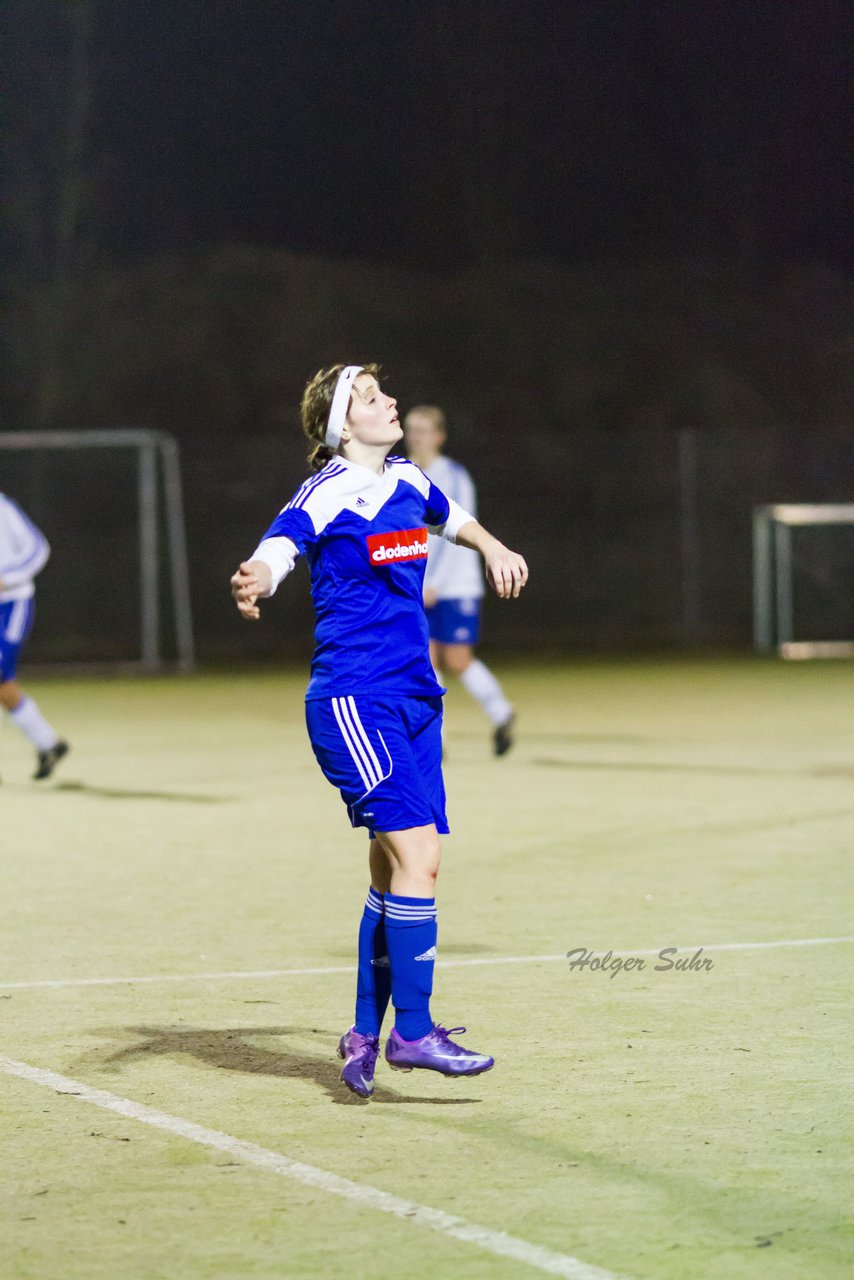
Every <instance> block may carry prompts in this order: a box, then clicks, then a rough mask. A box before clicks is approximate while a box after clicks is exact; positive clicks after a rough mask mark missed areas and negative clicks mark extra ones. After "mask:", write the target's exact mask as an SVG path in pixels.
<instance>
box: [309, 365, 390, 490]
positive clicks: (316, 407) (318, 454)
mask: <svg viewBox="0 0 854 1280" xmlns="http://www.w3.org/2000/svg"><path fill="white" fill-rule="evenodd" d="M346 367H347V366H346V365H343V364H334V365H332V367H331V368H330V369H318V371H317V373H316V374H315V375H314V377H313V378H312V379H311V381H310V382H308V383H307V384H306V388H305V391H304V392H303V395H302V403H301V404H300V421H301V422H302V429H303V431H304V432H305V434H306V435H307V436H308V439H309V443H310V444H311V445H312V449H311V452H310V453H309V455H308V465H309V467H310V468H311V470H312V471H320V470H321V468H322V467H325V466H326V464H327V462H329V460H330V458H334V457H335V453H336V450H335V449H331V448H330V447H329V445H328V444H327V443H326V428H327V426H328V424H329V410H330V409H331V408H332V397H333V396H334V394H335V386H336V383H337V382H338V376H339V374H340V373H341V370H342V369H345V368H346ZM362 372H363V373H369V374H370V375H371V377H373V378H379V374H380V366H379V365H378V364H366V365H365V367H364V369H363V370H362ZM349 409H350V406H349V404H348V405H347V410H348V412H349Z"/></svg>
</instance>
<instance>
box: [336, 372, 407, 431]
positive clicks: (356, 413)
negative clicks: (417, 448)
mask: <svg viewBox="0 0 854 1280" xmlns="http://www.w3.org/2000/svg"><path fill="white" fill-rule="evenodd" d="M347 423H348V425H349V427H350V435H351V437H352V439H353V440H357V441H358V442H359V443H360V444H367V445H392V444H395V443H396V442H397V441H398V440H399V439H400V438H401V436H402V435H403V428H402V427H401V425H400V422H399V421H398V417H397V401H396V400H395V399H394V398H393V397H392V396H387V395H386V394H385V392H384V391H382V390H381V389H380V385H379V383H378V382H377V380H376V378H374V377H372V375H371V374H369V373H360V374H359V376H358V378H356V381H355V382H354V383H353V395H352V397H351V399H350V411H349V413H348V414H347Z"/></svg>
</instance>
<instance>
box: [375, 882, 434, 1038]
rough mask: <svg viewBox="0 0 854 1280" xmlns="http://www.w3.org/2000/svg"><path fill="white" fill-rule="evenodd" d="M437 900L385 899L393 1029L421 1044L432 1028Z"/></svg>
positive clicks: (392, 897) (388, 896) (393, 897)
mask: <svg viewBox="0 0 854 1280" xmlns="http://www.w3.org/2000/svg"><path fill="white" fill-rule="evenodd" d="M436 934H437V926H436V899H435V898H400V897H398V896H397V895H396V894H393V893H387V894H386V895H385V936H386V942H387V943H388V958H389V960H390V962H391V994H392V999H393V1000H394V1028H395V1031H397V1033H398V1035H399V1036H401V1037H402V1038H403V1039H404V1040H420V1039H421V1037H422V1036H426V1035H427V1033H428V1032H429V1031H431V1030H432V1028H433V1019H432V1017H431V1016H430V996H431V995H432V994H433V966H434V964H435V962H436Z"/></svg>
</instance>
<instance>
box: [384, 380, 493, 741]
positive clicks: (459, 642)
mask: <svg viewBox="0 0 854 1280" xmlns="http://www.w3.org/2000/svg"><path fill="white" fill-rule="evenodd" d="M404 427H405V430H406V447H407V451H408V453H409V457H410V458H411V460H412V461H413V462H414V463H415V464H416V465H417V466H419V467H420V468H421V470H422V471H423V472H424V473H425V475H427V476H429V478H430V479H431V480H432V481H433V484H435V485H436V487H437V488H438V489H441V490H442V492H443V493H444V494H446V495H447V496H448V497H449V498H453V500H454V501H455V502H458V503H459V504H460V506H461V507H462V508H463V509H464V510H466V511H470V512H472V514H473V515H477V494H476V492H475V487H474V481H473V480H472V478H471V476H470V475H469V473H468V471H466V469H465V467H464V466H463V465H462V463H459V462H454V460H453V459H452V458H447V457H445V455H444V454H443V453H442V449H443V447H444V444H445V440H446V439H447V430H446V426H445V415H444V413H443V412H442V410H441V409H439V408H437V406H436V405H432V404H420V405H416V406H415V408H414V409H410V411H409V413H408V414H407V415H406V418H405V420H404ZM427 542H428V558H427V571H426V573H425V575H424V607H425V609H426V611H427V623H428V626H429V628H430V658H431V660H432V663H433V667H434V669H435V670H436V671H442V672H448V673H449V674H450V675H454V676H459V678H460V681H461V682H462V684H463V686H464V687H465V688H466V690H467V691H468V692H469V693H470V694H471V696H472V697H473V698H476V699H477V701H478V702H479V703H480V705H481V706H482V707H483V709H484V711H485V712H486V714H487V716H488V717H489V719H490V721H491V722H492V742H493V750H494V751H495V754H496V755H497V756H503V755H504V753H505V752H506V751H509V750H510V748H511V747H512V745H513V721H514V718H515V716H514V712H513V708H512V707H511V705H510V703H509V702H508V701H507V699H506V698H505V696H504V693H503V691H502V688H501V685H500V684H499V683H498V681H497V680H496V678H495V676H494V675H493V674H492V672H491V671H490V670H489V668H488V667H487V666H486V664H485V663H483V662H481V661H480V659H479V658H476V657H475V654H474V649H475V645H476V644H477V642H478V640H479V638H480V610H481V601H482V600H483V571H482V569H481V562H480V556H478V554H477V552H475V551H469V549H468V548H467V547H459V546H455V545H454V544H452V543H450V542H447V541H445V540H444V539H443V538H436V537H434V536H433V535H432V534H431V535H430V537H429V538H428V540H427Z"/></svg>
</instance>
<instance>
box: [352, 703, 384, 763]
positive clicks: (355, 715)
mask: <svg viewBox="0 0 854 1280" xmlns="http://www.w3.org/2000/svg"><path fill="white" fill-rule="evenodd" d="M347 705H348V707H349V709H350V715H351V716H352V722H353V728H354V729H355V732H356V734H357V735H358V737H360V738H361V740H362V742H363V743H364V746H365V750H366V751H367V753H368V756H369V757H370V762H371V764H372V765H373V766H374V769H375V770H376V775H377V782H380V781H381V779H382V776H383V771H382V769H381V768H380V762H379V760H378V759H377V755H376V752H375V751H374V749H373V747H372V746H371V740H370V738H369V737H368V735H367V734H366V733H365V730H364V729H363V728H362V721H361V720H360V719H359V712H358V711H357V710H356V699H355V698H354V697H353V696H352V694H351V695H350V697H348V698H347Z"/></svg>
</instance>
